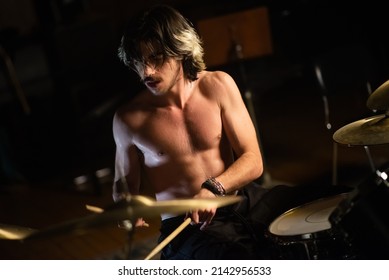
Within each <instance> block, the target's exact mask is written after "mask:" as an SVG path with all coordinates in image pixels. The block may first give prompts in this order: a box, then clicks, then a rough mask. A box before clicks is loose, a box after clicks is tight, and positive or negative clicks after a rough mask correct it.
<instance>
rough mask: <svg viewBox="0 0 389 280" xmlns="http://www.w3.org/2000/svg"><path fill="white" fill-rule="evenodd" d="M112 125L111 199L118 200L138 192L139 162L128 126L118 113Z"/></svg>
mask: <svg viewBox="0 0 389 280" xmlns="http://www.w3.org/2000/svg"><path fill="white" fill-rule="evenodd" d="M112 127H113V137H114V140H115V144H116V155H115V178H114V184H113V199H114V200H115V201H118V200H120V199H123V198H125V196H126V195H128V194H133V195H136V194H139V187H140V164H139V157H138V152H137V148H136V146H135V145H134V144H133V142H132V139H131V134H130V132H129V130H128V127H127V126H126V124H125V123H124V122H123V121H122V120H121V118H120V116H119V114H118V113H116V114H115V116H114V119H113V126H112Z"/></svg>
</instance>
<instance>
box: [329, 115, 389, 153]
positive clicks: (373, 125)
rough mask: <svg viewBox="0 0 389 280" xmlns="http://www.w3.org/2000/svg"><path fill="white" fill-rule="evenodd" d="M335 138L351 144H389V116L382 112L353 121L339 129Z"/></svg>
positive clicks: (341, 142) (342, 142) (336, 140)
mask: <svg viewBox="0 0 389 280" xmlns="http://www.w3.org/2000/svg"><path fill="white" fill-rule="evenodd" d="M333 139H334V141H335V142H337V143H339V144H344V145H349V146H370V145H380V144H389V118H388V116H387V115H385V114H381V115H376V116H373V117H368V118H365V119H362V120H358V121H355V122H352V123H350V124H347V125H345V126H343V127H342V128H340V129H338V130H337V131H336V132H335V133H334V135H333Z"/></svg>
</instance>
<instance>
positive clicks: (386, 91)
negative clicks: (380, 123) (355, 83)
mask: <svg viewBox="0 0 389 280" xmlns="http://www.w3.org/2000/svg"><path fill="white" fill-rule="evenodd" d="M366 105H367V108H369V109H370V110H384V111H386V110H388V109H389V80H388V81H386V82H385V83H383V84H382V85H380V86H379V87H378V88H377V89H376V90H375V91H373V93H372V94H370V96H369V98H368V99H367V103H366Z"/></svg>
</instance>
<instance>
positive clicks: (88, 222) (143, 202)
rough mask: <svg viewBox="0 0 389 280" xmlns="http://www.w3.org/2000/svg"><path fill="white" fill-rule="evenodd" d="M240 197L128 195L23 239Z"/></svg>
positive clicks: (224, 202)
mask: <svg viewBox="0 0 389 280" xmlns="http://www.w3.org/2000/svg"><path fill="white" fill-rule="evenodd" d="M240 200H241V197H240V196H224V197H215V198H210V199H176V200H165V201H156V200H154V199H152V198H149V197H146V196H140V195H137V196H129V197H128V198H127V199H125V200H122V201H119V202H117V203H114V204H112V205H110V206H109V207H107V208H105V209H104V211H102V212H101V213H95V214H92V215H89V216H86V217H82V218H78V219H74V220H70V221H66V222H63V223H60V224H57V225H53V226H50V227H49V228H46V229H43V230H40V231H35V232H32V233H31V234H29V235H27V236H21V238H20V239H25V240H31V239H40V238H47V237H51V236H56V235H60V234H64V233H66V234H84V233H86V232H87V231H88V230H90V229H92V228H95V227H98V226H107V225H110V224H111V225H115V226H117V223H118V221H122V220H131V221H134V220H135V219H137V218H139V217H143V218H151V217H157V216H160V215H161V214H163V213H171V214H183V213H186V212H188V211H190V210H195V209H203V208H208V207H216V208H218V207H222V206H226V205H229V204H233V203H236V202H238V201H240Z"/></svg>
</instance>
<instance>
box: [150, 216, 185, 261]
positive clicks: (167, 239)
mask: <svg viewBox="0 0 389 280" xmlns="http://www.w3.org/2000/svg"><path fill="white" fill-rule="evenodd" d="M191 221H192V219H191V218H186V219H185V221H184V222H183V223H182V224H181V225H179V226H178V227H177V228H176V229H175V230H174V231H173V232H172V233H171V234H169V235H168V236H167V237H166V238H165V239H164V240H163V241H162V242H161V243H159V244H158V245H157V246H156V247H155V248H154V249H153V250H152V251H151V252H150V254H148V256H147V257H146V258H145V260H149V259H151V258H152V257H154V256H155V255H156V254H158V253H159V252H160V251H161V250H162V249H163V248H164V247H165V246H166V245H167V244H169V242H170V241H172V240H173V239H174V238H175V237H176V236H177V235H178V234H179V233H180V232H181V231H183V229H184V228H186V227H187V226H188V225H189V224H190V222H191Z"/></svg>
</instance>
